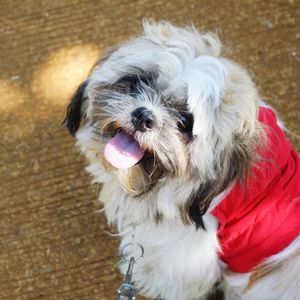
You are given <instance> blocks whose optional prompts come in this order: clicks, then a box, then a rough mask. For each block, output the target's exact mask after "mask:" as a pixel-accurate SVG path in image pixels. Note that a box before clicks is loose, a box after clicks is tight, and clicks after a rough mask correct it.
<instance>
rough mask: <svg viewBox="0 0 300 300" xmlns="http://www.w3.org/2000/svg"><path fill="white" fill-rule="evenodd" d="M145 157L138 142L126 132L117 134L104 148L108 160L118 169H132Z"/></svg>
mask: <svg viewBox="0 0 300 300" xmlns="http://www.w3.org/2000/svg"><path fill="white" fill-rule="evenodd" d="M143 155H144V153H143V150H142V149H141V147H140V145H139V144H138V142H137V141H136V140H135V139H134V138H133V137H132V136H131V135H129V134H127V133H125V132H120V133H117V134H116V135H115V136H114V137H113V138H112V139H111V140H109V141H108V142H107V144H106V145H105V148H104V156H105V158H106V160H107V161H109V162H110V163H111V164H112V165H113V166H114V167H116V168H118V169H127V168H130V167H132V166H133V165H135V164H136V163H138V162H139V161H140V160H141V159H142V157H143Z"/></svg>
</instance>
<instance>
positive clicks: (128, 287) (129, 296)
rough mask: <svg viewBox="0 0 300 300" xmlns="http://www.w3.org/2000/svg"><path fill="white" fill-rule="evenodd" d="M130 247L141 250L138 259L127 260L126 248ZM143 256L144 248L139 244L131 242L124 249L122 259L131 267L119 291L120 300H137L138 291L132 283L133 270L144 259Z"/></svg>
mask: <svg viewBox="0 0 300 300" xmlns="http://www.w3.org/2000/svg"><path fill="white" fill-rule="evenodd" d="M130 246H137V247H138V248H139V249H140V251H141V253H140V256H139V257H138V258H134V257H133V256H131V257H130V260H129V259H128V258H126V256H125V254H124V251H125V249H126V248H128V247H130ZM143 256H144V248H143V246H142V245H140V244H139V243H136V242H130V243H128V244H126V245H124V246H123V247H122V249H121V258H122V260H123V261H125V262H126V263H128V264H129V265H128V269H127V272H126V276H125V281H124V282H123V283H122V284H121V286H120V287H119V289H118V300H136V290H135V288H134V286H133V282H132V270H133V266H134V264H135V263H137V262H139V261H140V260H141V259H142V258H143Z"/></svg>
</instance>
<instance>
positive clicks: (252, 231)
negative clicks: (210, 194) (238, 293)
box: [212, 107, 300, 273]
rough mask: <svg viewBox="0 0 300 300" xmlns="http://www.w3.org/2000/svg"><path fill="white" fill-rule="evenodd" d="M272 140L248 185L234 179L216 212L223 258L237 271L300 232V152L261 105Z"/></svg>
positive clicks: (245, 269)
mask: <svg viewBox="0 0 300 300" xmlns="http://www.w3.org/2000/svg"><path fill="white" fill-rule="evenodd" d="M258 120H259V121H260V122H261V123H262V124H264V125H265V127H266V129H267V135H268V145H267V147H266V148H265V149H264V150H262V153H261V160H260V162H258V163H257V164H256V165H255V167H253V169H252V174H251V176H250V178H248V179H247V181H246V185H245V187H243V186H242V185H241V184H240V183H236V184H235V185H234V186H233V188H232V189H231V190H230V191H229V193H228V194H227V195H226V196H225V198H224V199H223V200H222V202H221V203H220V204H218V205H217V207H215V208H214V210H213V211H212V214H213V215H214V216H215V217H216V218H217V219H218V220H219V228H218V238H219V242H220V244H221V249H222V251H221V253H220V257H221V259H222V260H223V261H224V262H225V263H226V264H227V265H228V267H229V268H230V269H231V270H232V271H235V272H240V273H244V272H249V271H251V269H252V268H253V267H255V266H256V265H257V264H259V263H260V262H262V260H263V259H264V258H267V257H269V256H271V255H274V254H276V253H278V252H280V251H282V250H283V249H284V248H285V247H287V246H288V245H289V244H290V243H291V242H292V241H293V240H294V239H295V238H296V237H297V236H298V235H299V233H300V157H299V155H298V154H297V153H296V152H295V151H294V150H293V148H292V146H291V144H290V142H289V141H288V140H287V139H286V137H285V135H284V133H283V131H282V130H281V129H280V127H279V126H278V125H277V118H276V115H275V114H274V112H273V111H272V110H270V109H268V108H265V107H261V108H260V111H259V116H258Z"/></svg>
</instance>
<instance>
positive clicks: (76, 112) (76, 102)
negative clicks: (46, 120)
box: [62, 80, 88, 135]
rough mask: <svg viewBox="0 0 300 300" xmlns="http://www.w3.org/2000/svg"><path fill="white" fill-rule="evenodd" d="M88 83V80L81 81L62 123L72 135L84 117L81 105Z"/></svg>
mask: <svg viewBox="0 0 300 300" xmlns="http://www.w3.org/2000/svg"><path fill="white" fill-rule="evenodd" d="M87 84H88V81H87V80H86V81H84V82H83V83H81V84H80V86H79V87H78V89H77V91H76V92H75V93H74V95H73V97H72V98H71V102H70V103H69V105H68V108H67V115H66V117H65V119H64V121H63V123H62V124H63V125H64V126H65V127H66V128H67V129H68V130H69V132H70V133H71V134H72V135H74V134H75V133H76V131H77V130H78V128H79V127H80V122H81V118H82V112H81V107H82V104H83V102H84V92H85V88H86V86H87Z"/></svg>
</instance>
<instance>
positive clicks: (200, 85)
mask: <svg viewBox="0 0 300 300" xmlns="http://www.w3.org/2000/svg"><path fill="white" fill-rule="evenodd" d="M134 76H142V77H146V78H148V79H149V78H151V79H154V81H155V87H156V89H158V92H159V93H161V94H162V95H165V96H166V97H167V98H168V99H169V100H170V99H176V100H177V101H186V102H187V106H188V108H189V110H190V111H191V112H193V113H196V114H199V113H201V114H203V113H205V111H204V109H205V106H207V105H209V106H210V107H209V108H208V110H209V111H211V109H212V108H215V107H216V106H218V105H219V103H220V95H221V93H222V86H223V85H224V78H225V69H224V66H223V64H222V60H221V59H220V58H218V57H215V56H211V55H207V54H206V55H198V56H195V53H192V52H191V51H187V50H186V51H185V50H183V49H182V48H180V47H176V45H171V46H166V45H160V44H157V43H154V42H153V41H151V40H149V39H147V38H138V39H135V40H132V41H129V42H127V43H125V44H123V45H122V46H120V47H119V48H117V49H116V50H115V51H113V52H112V53H111V54H110V55H108V56H107V58H106V59H105V60H104V61H103V62H102V64H101V66H99V67H97V68H96V69H95V71H94V72H93V73H92V74H91V76H90V81H91V82H92V83H99V84H109V85H113V84H114V83H116V82H117V81H118V80H120V79H122V78H127V79H128V78H129V79H130V78H131V77H132V78H133V77H134ZM196 126H197V125H196Z"/></svg>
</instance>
